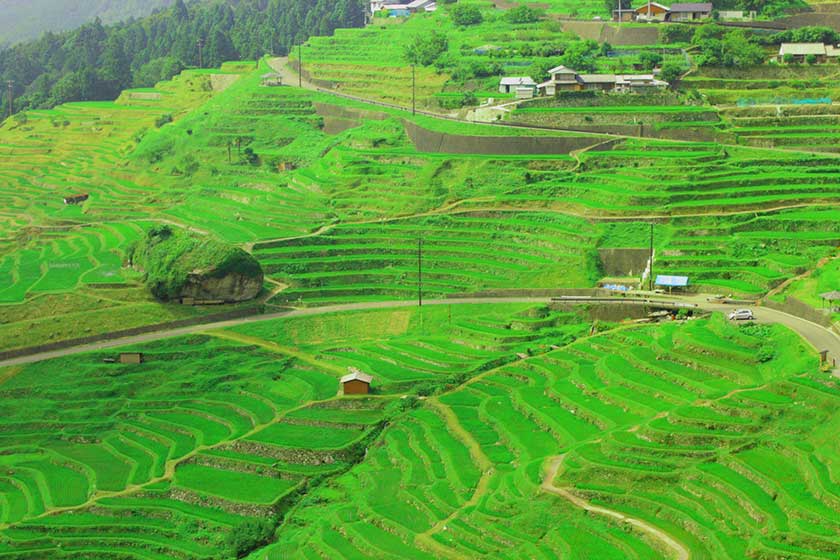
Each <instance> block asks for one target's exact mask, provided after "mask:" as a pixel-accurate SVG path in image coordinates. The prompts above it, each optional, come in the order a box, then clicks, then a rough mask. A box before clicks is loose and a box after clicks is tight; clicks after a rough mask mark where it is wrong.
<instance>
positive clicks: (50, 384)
mask: <svg viewBox="0 0 840 560" xmlns="http://www.w3.org/2000/svg"><path fill="white" fill-rule="evenodd" d="M462 307H469V308H468V309H467V308H462ZM406 312H407V313H408V316H407V317H406V320H405V321H404V322H403V325H404V327H403V329H402V330H399V331H394V330H393V325H394V324H395V321H394V318H395V317H398V316H399V315H400V314H404V313H406ZM532 317H539V318H540V319H541V320H540V322H539V327H537V326H534V327H532V329H531V331H529V332H530V335H531V336H529V337H520V338H517V339H516V340H507V341H504V342H500V341H498V340H496V339H495V338H494V336H492V335H490V334H488V332H490V331H491V325H496V326H495V330H497V331H499V332H502V331H504V330H505V327H506V326H510V325H511V323H516V322H525V323H528V322H529V321H528V320H529V318H532ZM467 318H470V320H469V321H468V320H467ZM450 321H452V324H453V327H452V328H453V329H458V328H462V327H469V326H471V327H472V328H473V329H474V332H473V334H472V335H467V334H466V333H465V334H464V335H463V336H462V337H459V338H460V339H461V340H460V341H459V342H453V341H452V339H451V338H450V337H448V336H444V335H440V334H438V335H427V334H424V332H425V329H431V328H433V327H435V326H436V325H443V324H446V323H448V322H450ZM580 321H581V318H580V317H577V316H576V315H574V314H570V313H559V312H552V311H551V310H548V309H546V308H535V307H533V306H528V305H510V306H503V307H493V306H455V309H454V310H452V311H448V310H443V309H437V310H433V311H430V312H429V313H426V314H425V315H424V316H423V318H422V321H421V318H420V316H419V313H418V312H417V311H416V310H407V311H405V310H394V311H373V312H359V313H357V314H355V316H354V317H346V316H343V315H335V316H328V317H326V318H319V319H318V320H316V318H299V319H294V320H289V321H280V322H270V323H264V324H257V325H249V326H247V327H242V328H240V329H238V330H239V331H241V333H247V335H248V337H249V338H248V340H252V341H253V344H249V345H245V344H242V343H240V342H238V339H237V336H241V335H240V334H237V333H230V335H225V336H218V337H207V336H193V337H188V338H181V339H173V340H170V341H161V342H157V343H153V344H149V345H145V346H144V347H142V348H138V350H141V351H143V352H144V355H145V361H144V363H143V364H137V365H121V364H108V363H103V362H102V360H103V358H104V357H106V356H107V354H103V353H96V354H89V355H83V356H81V357H77V358H65V359H58V360H52V361H47V362H41V363H37V364H33V365H29V366H25V367H23V368H21V369H20V370H19V371H18V370H15V371H12V372H10V375H9V376H8V378H7V379H5V381H4V382H3V384H2V386H0V396H2V398H3V402H4V403H6V405H5V408H4V410H5V411H7V413H6V414H4V419H3V429H2V430H0V432H2V435H0V448H2V449H3V450H4V453H3V457H4V459H2V461H0V463H2V465H3V472H4V474H3V476H2V477H0V489H2V491H3V497H4V499H3V501H2V502H0V503H2V507H0V526H3V527H4V528H6V530H4V531H2V535H3V537H4V540H3V542H2V543H0V557H19V556H21V555H26V554H49V555H51V556H55V557H68V558H69V557H78V556H79V555H85V554H87V555H93V556H97V555H98V556H100V557H120V556H121V555H139V556H140V557H144V558H145V557H149V558H163V557H179V558H210V557H214V555H218V554H219V551H221V550H225V549H226V546H227V544H226V541H225V538H226V535H227V534H229V533H231V532H232V531H234V530H235V528H236V527H238V526H239V525H241V524H243V523H245V522H246V521H247V520H249V519H254V518H271V517H272V516H273V515H274V512H275V511H276V510H277V508H285V507H288V505H290V504H292V503H294V501H295V500H296V499H297V498H298V496H299V493H300V492H302V491H304V490H305V489H306V488H307V487H308V485H309V484H311V483H312V482H311V481H313V480H315V481H317V480H321V479H322V478H323V477H324V476H332V475H336V474H339V473H341V472H344V471H346V470H347V469H348V468H350V466H352V464H354V463H356V462H358V461H359V460H361V459H362V457H363V456H364V453H365V449H366V448H368V447H369V446H370V445H371V442H372V441H373V438H375V437H377V435H378V434H379V433H380V432H381V430H382V429H383V426H384V423H383V420H385V419H386V418H388V417H390V416H392V415H393V413H394V409H395V405H396V404H397V403H398V402H399V399H395V398H393V396H391V395H395V394H399V393H398V392H399V391H405V390H408V389H410V388H413V387H414V386H415V385H416V381H415V382H412V383H409V384H405V383H404V384H402V385H400V384H399V383H398V381H401V380H403V378H402V377H401V375H407V374H408V375H413V376H414V378H413V379H415V380H417V379H422V376H424V375H425V376H426V379H428V380H432V381H435V382H457V381H456V380H463V379H466V378H467V377H469V376H471V375H475V374H476V373H477V372H478V371H480V370H481V368H482V367H486V364H488V363H489V364H493V363H496V362H498V361H499V360H500V359H503V360H502V361H504V360H509V359H515V353H516V352H517V351H526V350H527V349H528V348H535V349H536V348H544V347H546V346H547V344H549V341H550V342H552V343H553V342H558V341H561V340H571V339H573V338H574V337H575V336H578V335H579V334H580V333H581V332H582V331H583V330H585V329H586V328H587V327H586V326H585V325H581V324H580ZM348 322H352V324H353V325H354V326H355V327H357V329H358V327H359V326H360V325H362V326H364V328H363V330H362V331H359V330H351V331H349V332H348V331H347V330H346V325H347V323H348ZM287 323H288V328H286V327H284V326H283V325H284V324H287ZM398 323H399V321H397V324H398ZM383 328H384V329H385V332H387V331H388V329H392V330H391V331H390V332H391V334H390V335H386V334H385V332H383ZM319 329H320V330H321V331H322V332H323V333H324V340H321V341H320V342H318V339H317V338H315V337H311V335H312V334H313V333H314V332H316V331H317V330H319ZM278 333H279V334H278ZM255 335H256V336H255ZM257 336H265V337H266V340H263V339H260V338H257ZM300 338H305V339H308V340H310V342H309V343H308V344H301V345H299V347H298V348H297V349H295V350H293V351H292V353H293V354H294V355H295V356H297V357H291V356H290V355H287V354H285V353H284V351H283V348H284V346H279V347H277V349H276V350H271V348H274V347H272V346H270V344H269V341H271V342H274V341H276V343H278V344H281V345H283V344H288V343H290V342H292V339H300ZM357 340H366V341H367V342H366V343H364V344H361V345H358V347H357V352H358V356H359V357H355V356H353V357H347V358H345V357H343V351H342V350H341V349H340V348H341V347H344V348H346V347H348V346H350V345H353V343H354V341H357ZM263 343H265V344H263ZM264 346H265V347H264ZM386 349H390V353H389V354H385V353H384V352H385V351H386ZM316 356H317V357H316ZM371 357H378V358H379V360H380V361H379V362H378V363H377V362H374V361H373V360H372V359H371ZM367 359H371V361H370V362H365V361H363V360H367ZM348 364H356V365H358V366H361V367H365V368H368V367H369V366H370V367H371V369H369V371H372V372H373V373H375V374H376V375H377V376H381V377H378V379H377V391H376V392H377V394H376V395H374V396H371V397H367V398H365V397H362V398H353V399H346V400H345V399H341V398H336V394H337V391H338V379H337V378H338V375H339V374H340V373H341V372H342V371H346V369H345V368H346V366H347V365H348ZM396 368H401V369H400V371H403V372H407V373H406V374H401V373H399V372H392V371H390V370H393V369H396ZM389 375H390V376H391V377H390V378H389ZM67 387H72V390H68V389H67ZM23 401H26V403H27V404H26V406H24V405H22V404H20V403H22V402H23ZM59 402H60V403H61V404H60V406H59V405H58V404H57V403H59ZM56 508H69V509H70V510H71V511H70V512H67V513H61V512H56V513H55V514H54V515H47V514H50V513H51V512H54V510H55V509H56Z"/></svg>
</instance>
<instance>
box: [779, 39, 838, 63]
mask: <svg viewBox="0 0 840 560" xmlns="http://www.w3.org/2000/svg"><path fill="white" fill-rule="evenodd" d="M810 57H814V60H815V61H816V62H819V63H822V62H826V61H828V60H829V59H834V60H837V58H838V57H840V48H838V47H835V46H834V45H825V44H823V43H782V44H781V46H780V47H779V58H778V60H779V62H785V59H792V60H793V61H794V62H807V60H808V58H810Z"/></svg>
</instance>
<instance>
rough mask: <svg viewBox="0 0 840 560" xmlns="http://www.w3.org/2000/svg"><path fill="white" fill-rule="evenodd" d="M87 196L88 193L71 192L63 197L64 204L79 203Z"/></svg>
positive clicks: (88, 196) (87, 197)
mask: <svg viewBox="0 0 840 560" xmlns="http://www.w3.org/2000/svg"><path fill="white" fill-rule="evenodd" d="M89 198H90V195H89V194H72V195H70V196H65V197H64V204H68V205H69V204H81V203H82V202H84V201H86V200H87V199H89Z"/></svg>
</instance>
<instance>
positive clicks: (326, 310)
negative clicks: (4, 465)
mask: <svg viewBox="0 0 840 560" xmlns="http://www.w3.org/2000/svg"><path fill="white" fill-rule="evenodd" d="M655 300H656V301H660V302H661V301H671V302H680V301H681V302H689V303H694V304H696V305H697V306H698V307H699V308H700V309H703V310H705V311H720V312H723V313H727V312H729V311H731V310H732V309H733V306H731V305H723V304H716V303H708V302H706V301H705V300H703V299H700V298H687V299H684V300H680V299H679V298H663V297H661V296H657V297H655ZM549 301H550V298H547V297H484V298H463V299H435V300H426V301H424V302H423V305H429V306H438V305H477V304H494V303H495V304H504V303H548V302H549ZM584 302H585V300H584ZM615 303H623V304H627V303H631V304H632V303H637V304H645V303H646V302H645V301H644V300H633V299H629V298H628V299H625V298H616V299H615ZM415 305H417V303H416V302H415V301H412V300H401V301H379V302H363V303H350V304H345V305H330V306H325V307H312V308H306V309H295V310H292V311H283V312H279V313H267V314H265V315H255V316H252V317H244V318H241V319H233V320H228V321H218V322H215V323H204V324H201V325H193V326H189V327H181V328H177V329H171V330H167V331H160V332H152V333H145V334H140V335H135V336H128V337H124V338H118V339H114V340H106V341H102V342H94V343H91V344H84V345H81V346H73V347H70V348H63V349H61V350H53V351H49V352H41V353H38V354H31V355H29V356H21V357H18V358H12V359H9V360H4V361H0V367H7V366H16V365H23V364H30V363H34V362H40V361H42V360H49V359H52V358H61V357H64V356H73V355H76V354H81V353H84V352H93V351H98V350H106V349H109V348H118V347H120V346H128V345H133V344H141V343H145V342H153V341H155V340H163V339H167V338H174V337H177V336H184V335H190V334H197V333H201V332H204V331H208V330H212V329H224V328H229V327H235V326H238V325H246V324H249V323H259V322H263V321H271V320H274V319H281V318H290V317H309V316H316V315H327V314H330V313H341V312H347V311H369V310H374V309H389V308H401V307H414V306H415ZM753 309H754V311H755V314H756V321H757V322H764V323H779V324H781V325H784V326H786V327H788V328H790V329H792V330H794V331H796V332H797V333H799V334H800V335H801V336H802V337H803V338H804V339H805V340H807V341H808V342H809V343H810V344H811V345H812V346H813V347H814V348H815V349H816V350H818V351H820V350H828V351H829V356H830V357H831V358H834V359H836V360H837V361H838V362H840V336H838V335H837V334H836V333H834V332H832V331H830V330H828V329H825V328H823V327H821V326H820V325H817V324H816V323H811V322H810V321H806V320H805V319H800V318H799V317H794V316H793V315H788V314H787V313H783V312H781V311H775V310H773V309H767V308H764V307H760V308H753ZM834 374H835V375H837V376H838V377H840V369H835V371H834Z"/></svg>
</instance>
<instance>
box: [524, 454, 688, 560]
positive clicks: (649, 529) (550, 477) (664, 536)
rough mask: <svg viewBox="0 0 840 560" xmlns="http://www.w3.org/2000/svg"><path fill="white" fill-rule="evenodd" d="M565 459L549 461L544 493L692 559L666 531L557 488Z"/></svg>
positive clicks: (557, 458)
mask: <svg viewBox="0 0 840 560" xmlns="http://www.w3.org/2000/svg"><path fill="white" fill-rule="evenodd" d="M565 457H566V456H565V455H558V456H557V457H552V458H551V459H549V462H548V464H547V468H546V471H545V476H544V477H543V482H542V485H541V486H540V488H542V490H543V491H545V492H548V493H550V494H554V495H556V496H560V497H561V498H565V499H566V500H568V501H569V502H571V503H572V504H574V505H575V506H577V507H579V508H581V509H583V510H585V511H588V512H591V513H597V514H600V515H604V516H607V517H612V518H613V519H616V520H618V521H621V522H624V523H628V524H630V525H632V526H633V527H635V528H637V529H639V530H640V531H642V532H644V533H647V534H648V535H650V536H651V537H653V538H654V539H656V540H657V541H659V542H661V543H663V544H664V545H665V546H666V547H667V548H668V549H670V550H671V551H673V555H674V557H675V558H677V559H678V560H688V559H689V558H690V557H691V555H690V554H689V551H688V548H686V547H685V545H683V544H682V543H680V542H679V541H677V540H676V539H674V538H673V537H671V535H669V534H668V533H666V532H665V531H663V530H661V529H659V528H657V527H654V526H653V525H651V524H650V523H648V522H646V521H643V520H641V519H636V518H635V517H630V516H627V515H624V514H623V513H621V512H618V511H615V510H611V509H607V508H604V507H600V506H596V505H592V504H591V503H589V502H587V501H586V500H584V499H583V498H581V497H579V496H577V495H575V494H573V493H572V492H571V491H569V490H568V489H566V488H562V487H559V486H555V485H554V480H555V479H556V478H557V476H558V474H559V473H560V469H561V468H562V466H563V460H564V459H565Z"/></svg>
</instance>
